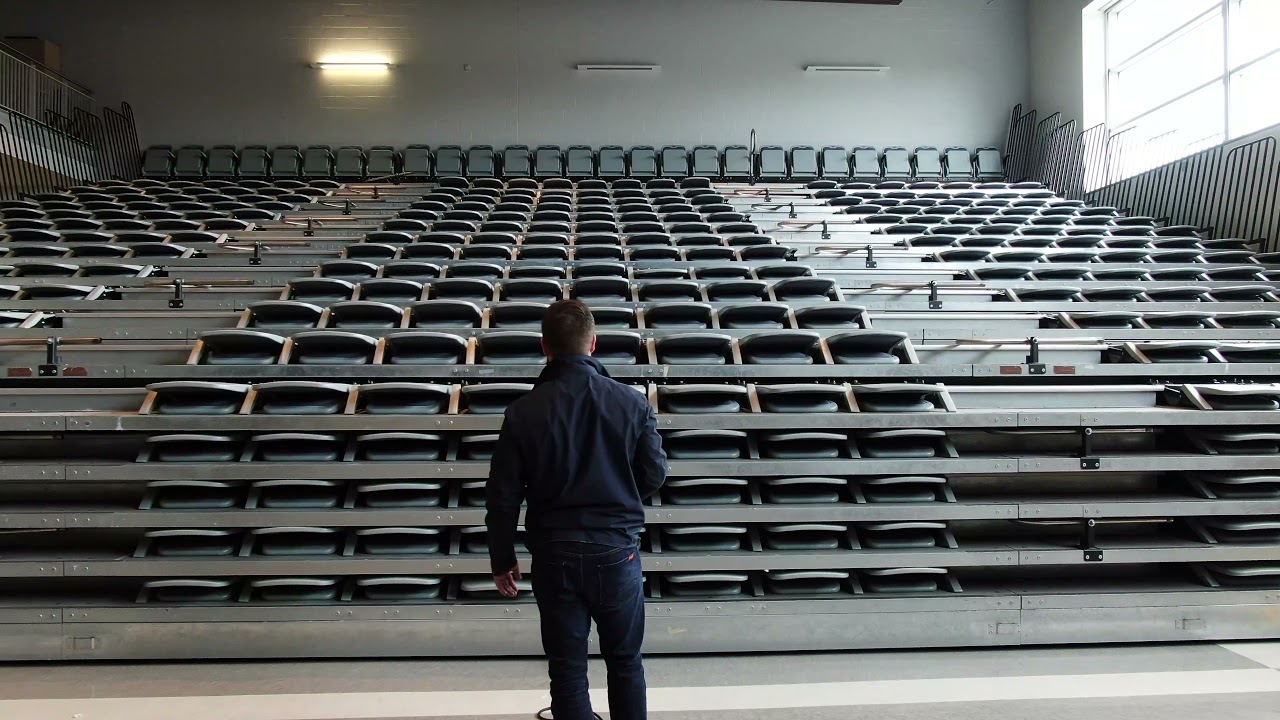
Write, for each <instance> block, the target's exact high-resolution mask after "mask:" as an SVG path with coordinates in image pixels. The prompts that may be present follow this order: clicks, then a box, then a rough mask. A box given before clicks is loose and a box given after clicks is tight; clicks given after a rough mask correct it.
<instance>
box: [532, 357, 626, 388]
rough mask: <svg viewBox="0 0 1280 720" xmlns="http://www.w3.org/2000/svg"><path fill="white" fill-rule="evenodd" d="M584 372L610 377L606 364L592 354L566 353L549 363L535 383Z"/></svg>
mask: <svg viewBox="0 0 1280 720" xmlns="http://www.w3.org/2000/svg"><path fill="white" fill-rule="evenodd" d="M582 373H585V374H588V375H601V376H604V377H609V371H608V370H605V369H604V365H601V364H600V361H599V360H596V359H595V358H593V357H591V356H590V355H565V356H563V357H558V358H555V359H554V360H552V361H551V362H550V363H547V367H545V368H544V369H543V370H542V373H541V374H540V375H538V381H537V382H536V383H534V384H535V385H541V384H542V383H544V382H550V381H552V380H555V379H556V378H559V377H563V376H565V375H576V374H582Z"/></svg>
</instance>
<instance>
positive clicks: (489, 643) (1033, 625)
mask: <svg viewBox="0 0 1280 720" xmlns="http://www.w3.org/2000/svg"><path fill="white" fill-rule="evenodd" d="M659 147H662V149H661V150H654V149H653V148H648V149H647V150H645V151H644V152H641V153H636V152H631V153H624V152H623V151H622V150H621V148H619V149H618V152H617V153H616V154H614V153H612V152H611V153H609V154H601V155H600V156H596V155H592V154H590V150H589V149H585V150H584V149H581V148H578V149H576V150H575V149H573V148H571V149H570V151H569V152H568V153H562V152H561V151H560V149H559V148H553V147H550V146H541V147H538V148H537V149H536V150H534V151H530V150H529V149H528V148H523V147H512V148H507V149H506V150H503V151H495V150H494V149H493V148H489V147H488V146H477V147H475V148H471V149H469V150H463V149H461V148H453V149H452V150H450V151H449V152H448V153H444V154H445V155H447V157H446V158H444V160H442V159H441V157H440V156H436V155H433V154H432V153H431V152H430V151H429V150H428V149H426V148H425V146H420V147H419V148H418V150H417V151H416V152H417V155H415V156H414V158H415V159H414V160H413V165H414V167H413V168H411V169H410V175H407V176H406V175H403V173H404V172H405V170H404V168H405V167H406V163H408V162H409V161H408V160H407V159H406V158H405V157H403V156H401V155H400V154H399V153H396V152H395V151H394V150H392V149H389V148H377V149H375V150H371V151H369V152H368V153H367V154H366V152H365V151H364V150H362V149H360V148H355V147H344V148H339V149H338V150H337V151H336V153H335V152H332V151H330V150H329V149H328V148H308V149H304V150H300V149H298V148H294V147H284V148H278V149H276V150H268V149H266V148H260V149H258V150H255V151H254V152H253V153H250V152H248V149H246V151H242V152H240V153H237V152H236V151H235V150H234V148H231V149H226V148H224V149H221V150H218V149H215V150H218V153H216V154H215V153H213V152H210V153H208V154H204V153H203V151H201V152H196V150H197V149H195V148H183V149H182V150H180V151H179V153H178V154H177V155H176V156H175V158H174V161H173V162H172V163H170V164H168V165H166V163H165V160H166V159H165V158H163V157H157V158H149V160H150V161H151V162H149V163H148V165H147V166H148V167H149V168H152V169H153V170H154V173H153V174H156V175H158V176H162V177H163V179H161V178H152V179H144V180H137V181H131V182H124V181H110V182H104V183H99V184H96V185H93V186H84V187H75V188H70V189H68V190H66V191H65V192H61V193H51V194H46V195H36V196H31V197H28V198H25V199H23V200H20V201H10V202H6V203H3V204H0V216H2V217H3V222H4V224H3V227H2V228H0V234H2V235H3V237H2V238H0V266H2V267H0V271H3V274H4V276H5V277H3V278H0V369H2V371H3V373H4V381H3V382H4V384H5V393H4V406H5V407H4V410H3V412H0V438H2V442H3V444H2V445H0V459H3V463H0V475H2V476H3V478H4V482H3V483H0V528H3V530H4V532H3V533H0V543H3V546H2V547H0V618H3V623H0V637H3V638H4V639H5V642H3V643H0V658H3V659H10V660H20V659H21V660H46V659H86V660H88V659H93V660H98V659H168V658H194V657H202V658H204V657H289V656H431V655H440V656H444V655H449V656H456V655H496V654H532V653H537V652H538V648H539V644H538V628H537V625H538V624H537V615H536V607H535V606H534V604H533V603H532V597H531V595H530V594H529V592H528V586H527V584H526V585H523V586H522V593H521V595H520V597H519V598H517V599H516V600H514V601H509V600H503V599H501V598H499V597H498V596H497V595H496V593H495V592H494V590H493V586H492V581H491V579H490V578H489V569H488V558H487V546H486V539H485V533H484V528H483V525H484V509H483V502H484V492H483V490H484V480H485V477H486V475H487V463H488V458H489V455H490V453H491V452H492V447H493V444H494V441H495V439H496V433H497V432H498V430H499V428H500V425H501V421H502V413H503V410H504V409H505V408H506V407H507V405H508V404H509V403H511V402H512V401H513V400H514V399H516V398H518V397H519V396H520V395H521V394H522V393H524V392H526V391H527V390H528V389H529V388H530V386H531V385H530V384H531V383H532V382H533V380H534V379H535V378H536V376H537V375H538V373H539V372H540V371H541V367H542V364H543V362H544V359H543V358H542V356H541V353H540V350H539V336H538V329H539V321H540V318H541V314H542V312H543V311H544V310H545V308H546V307H547V305H548V304H549V303H551V302H554V301H556V300H559V299H562V298H568V297H574V298H579V299H582V300H584V301H585V302H587V303H588V304H589V305H591V306H592V308H593V310H594V312H595V313H596V318H597V323H598V326H599V332H600V339H599V344H598V350H597V354H598V356H599V358H600V360H601V361H602V362H604V363H606V365H607V366H608V368H609V370H610V372H611V373H612V374H613V376H614V377H615V378H617V379H619V380H620V381H621V382H624V383H627V384H629V385H631V386H632V387H634V388H635V390H636V392H639V393H643V394H644V395H645V396H646V397H648V398H649V401H650V402H651V403H652V404H653V405H654V407H655V408H656V409H657V412H658V415H659V428H660V431H661V432H662V434H663V438H664V443H665V445H666V449H667V452H668V454H669V457H670V464H671V476H670V481H669V482H668V484H667V486H666V487H665V488H664V489H663V490H662V491H661V492H660V493H659V494H658V495H657V496H655V497H654V498H653V499H652V500H651V501H650V506H649V508H648V521H647V524H646V528H645V533H644V540H643V542H644V549H645V551H646V554H645V571H646V590H645V592H646V597H647V613H648V626H649V630H650V636H649V638H648V645H647V649H648V650H649V651H651V652H656V653H705V652H740V651H784V650H822V649H853V648H887V647H956V646H966V647H980V646H1001V645H1017V644H1059V643H1078V642H1094V643H1100V642H1150V641H1185V640H1199V639H1208V640H1224V639H1243V638H1262V637H1275V636H1276V635H1278V634H1280V632H1278V628H1277V625H1276V621H1275V612H1276V608H1277V606H1278V604H1280V334H1278V333H1277V329H1278V328H1280V290H1278V289H1277V288H1278V287H1280V256H1273V255H1269V254H1266V253H1262V252H1260V250H1261V248H1259V247H1257V245H1256V243H1254V242H1252V241H1248V240H1239V239H1229V238H1228V239H1219V238H1210V237H1207V236H1206V233H1204V232H1202V231H1199V230H1198V229H1197V228H1191V227H1169V226H1166V225H1165V224H1164V223H1161V222H1159V221H1157V220H1156V219H1154V218H1143V217H1131V216H1129V215H1127V214H1126V213H1124V212H1122V210H1120V209H1117V208H1099V207H1088V206H1086V205H1085V204H1084V203H1081V202H1078V201H1069V200H1064V199H1062V198H1060V197H1058V196H1056V195H1055V194H1054V193H1052V192H1050V191H1048V190H1045V189H1044V188H1043V187H1041V186H1040V185H1038V184H1036V183H1007V182H1002V181H993V180H992V179H991V178H992V175H991V174H990V173H992V172H999V171H998V170H993V169H992V164H993V163H997V162H998V160H999V158H998V153H997V154H996V157H995V158H994V159H993V158H991V157H990V154H989V153H987V154H984V153H981V152H980V153H978V154H977V155H971V154H970V153H969V152H968V151H967V150H964V149H963V148H947V149H946V150H945V151H939V150H937V149H934V148H920V149H919V150H917V151H916V152H915V153H914V154H913V153H910V152H908V151H906V150H903V149H901V148H891V149H890V152H887V153H886V154H885V156H884V157H880V156H879V155H878V154H877V153H876V151H874V150H869V149H866V148H856V149H855V150H854V151H852V154H849V153H846V151H845V150H844V149H843V148H836V147H827V148H823V149H822V150H821V151H817V150H815V149H814V148H797V149H793V150H791V151H786V150H781V149H779V150H778V151H774V150H769V153H768V154H767V155H765V156H750V155H748V157H749V159H750V162H749V163H748V164H749V165H751V166H752V167H751V168H749V169H747V170H746V173H747V175H748V176H751V177H757V178H758V177H760V176H761V169H762V168H763V170H764V171H765V172H766V173H767V174H769V176H770V177H771V178H774V179H770V180H768V181H767V182H766V181H759V180H758V181H757V182H755V183H751V182H748V180H749V179H750V178H749V177H741V176H735V175H734V173H735V172H737V166H738V165H739V164H740V163H739V159H740V158H739V156H738V153H737V151H734V152H733V153H728V152H726V153H724V154H718V151H716V150H715V149H714V148H711V149H709V150H708V149H707V148H706V147H705V146H702V147H698V148H694V149H693V150H692V151H686V150H685V149H684V148H682V147H679V146H659ZM797 150H798V151H799V152H797ZM575 153H576V154H575ZM682 153H684V155H683V157H684V158H685V159H687V160H688V161H687V162H684V161H682V160H681V157H682V155H681V154H682ZM215 157H217V158H218V160H217V162H216V163H215ZM246 158H249V159H250V160H251V162H252V163H253V168H252V169H250V171H249V173H248V174H249V175H252V176H253V177H248V178H247V177H245V165H244V163H245V161H246ZM637 158H639V159H640V160H641V165H640V171H639V172H640V173H642V174H645V175H646V176H647V177H645V178H631V177H625V175H626V174H627V173H628V172H629V171H630V167H631V165H630V163H634V162H636V159H637ZM615 161H616V162H619V163H621V165H620V166H619V167H621V175H623V176H624V177H618V178H616V179H614V178H610V179H607V180H606V179H600V178H596V177H594V176H595V175H597V174H605V175H611V174H613V173H615V172H617V168H616V167H615ZM980 161H981V162H980ZM869 162H870V163H872V164H875V163H878V164H879V165H878V166H877V167H868V163H869ZM175 163H176V164H175ZM237 163H238V165H237ZM966 163H968V164H967V165H966ZM375 164H376V170H375V169H374V168H375ZM215 166H216V167H217V168H218V173H219V174H221V173H223V172H227V173H230V174H231V176H226V177H212V176H213V175H214V174H215ZM442 166H443V167H442ZM606 166H607V167H606ZM237 167H238V168H239V171H238V172H239V176H235V173H236V172H237V171H236V168H237ZM228 168H230V169H229V170H228ZM433 168H434V169H433ZM446 168H447V171H446ZM259 170H261V172H259ZM388 171H389V172H388ZM886 172H888V173H889V174H890V175H891V176H895V177H897V176H902V177H903V178H904V179H897V180H885V179H883V178H884V174H885V173H886ZM435 173H439V174H441V175H447V177H438V178H433V174H435ZM372 174H380V175H378V176H379V177H381V175H397V177H395V178H394V182H393V181H387V180H381V179H379V180H377V182H374V183H371V182H365V181H364V180H365V179H367V178H369V177H371V175H372ZM921 174H923V175H925V176H928V177H927V179H925V178H921V177H919V176H920V175H921ZM281 175H289V176H290V177H288V178H284V177H280V176H281ZM490 175H496V176H497V177H490ZM509 175H514V176H515V177H511V176H509ZM529 175H533V177H527V176H529ZM562 175H569V176H571V177H561V176H562ZM691 175H692V176H696V177H690V176H691ZM178 176H181V177H178ZM796 177H803V178H811V177H820V178H822V179H816V180H812V181H808V182H797V181H796V180H795V178H796ZM424 178H425V180H424ZM851 178H853V179H851ZM526 560H527V558H524V559H522V562H524V561H526Z"/></svg>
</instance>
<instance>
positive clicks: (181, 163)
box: [173, 145, 208, 178]
mask: <svg viewBox="0 0 1280 720" xmlns="http://www.w3.org/2000/svg"><path fill="white" fill-rule="evenodd" d="M207 160H208V157H207V156H206V155H205V154H204V148H202V147H200V146H199V145H184V146H183V147H182V148H181V149H179V150H178V152H177V154H176V155H175V156H174V163H173V175H174V177H188V178H190V177H204V172H205V162H206V161H207Z"/></svg>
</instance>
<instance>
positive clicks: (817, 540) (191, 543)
mask: <svg viewBox="0 0 1280 720" xmlns="http://www.w3.org/2000/svg"><path fill="white" fill-rule="evenodd" d="M375 443H376V439H373V438H369V439H368V442H367V444H370V445H372V444H375ZM267 490H268V491H269V490H270V488H267ZM895 530H896V531H895ZM919 530H924V531H926V532H914V533H908V532H902V531H901V529H900V528H893V527H890V526H889V525H888V524H887V523H871V522H868V523H828V524H822V525H803V524H792V525H786V524H776V525H774V524H770V525H743V524H740V523H730V524H725V525H713V526H705V525H702V526H689V525H677V524H670V525H655V526H654V528H653V529H652V530H650V531H649V532H648V533H647V534H646V538H645V541H644V542H643V548H644V549H645V550H646V551H648V552H650V553H655V554H656V553H666V552H672V553H682V552H699V553H703V552H751V551H753V547H752V546H753V543H752V542H751V538H752V537H753V536H758V537H759V538H760V540H761V547H760V548H758V549H756V550H755V552H769V551H777V552H787V551H802V550H830V551H840V550H843V551H859V550H864V549H865V550H872V551H874V550H884V549H906V548H916V549H919V548H942V549H946V548H949V547H950V548H956V547H957V546H956V544H955V541H954V539H951V538H949V535H950V533H949V532H948V530H947V524H946V523H945V522H938V523H929V524H928V525H927V526H926V527H923V528H919ZM138 535H139V536H140V537H139V538H138V540H137V544H136V549H135V550H134V555H133V557H134V558H135V559H142V558H149V557H165V558H172V557H181V558H227V557H261V556H280V555H288V556H296V557H307V556H317V555H339V556H344V557H366V556H380V557H388V556H390V557H396V556H399V557H423V556H439V555H447V556H450V557H453V556H459V555H487V554H488V552H489V548H488V541H487V538H486V532H485V528H484V526H472V527H447V526H446V527H430V526H427V527H411V528H405V527H369V528H362V529H359V530H347V529H345V528H328V527H259V528H227V529H219V530H202V529H186V528H179V529H169V530H152V531H147V532H145V533H138ZM944 538H945V539H944ZM67 549H68V550H69V551H70V552H71V553H72V554H74V553H75V552H76V550H77V549H78V548H75V547H69V548H67Z"/></svg>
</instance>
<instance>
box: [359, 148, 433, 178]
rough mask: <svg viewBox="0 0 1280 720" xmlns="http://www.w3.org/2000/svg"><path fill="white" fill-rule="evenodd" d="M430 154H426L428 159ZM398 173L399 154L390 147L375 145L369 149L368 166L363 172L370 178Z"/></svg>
mask: <svg viewBox="0 0 1280 720" xmlns="http://www.w3.org/2000/svg"><path fill="white" fill-rule="evenodd" d="M429 157H430V154H429V153H428V158H429ZM399 171H400V154H399V153H397V152H396V150H395V148H393V147H391V146H390V145H375V146H373V147H371V148H369V158H368V164H367V165H366V167H365V172H367V173H369V176H370V177H375V178H377V177H386V176H387V175H395V174H396V173H397V172H399Z"/></svg>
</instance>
